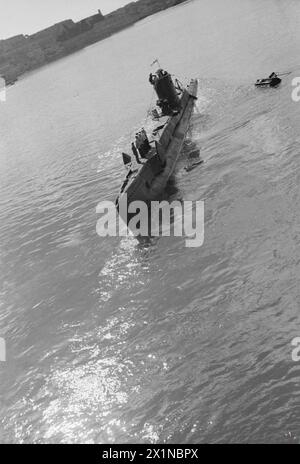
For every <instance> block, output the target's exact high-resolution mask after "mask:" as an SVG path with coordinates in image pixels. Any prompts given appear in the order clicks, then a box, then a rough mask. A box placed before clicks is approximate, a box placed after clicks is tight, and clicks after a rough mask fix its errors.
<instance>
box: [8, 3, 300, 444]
mask: <svg viewBox="0 0 300 464" xmlns="http://www.w3.org/2000/svg"><path fill="white" fill-rule="evenodd" d="M299 42H300V4H299V2H298V0H282V1H278V0H243V1H240V0H228V1H227V2H224V1H222V0H194V1H191V2H188V3H186V4H183V5H180V6H178V7H176V8H173V9H171V10H168V11H165V12H163V13H161V14H158V15H155V16H153V17H151V18H148V19H146V20H144V21H142V22H140V23H138V24H137V25H135V26H134V27H132V28H130V29H127V30H125V31H123V32H122V33H120V34H117V35H115V36H113V37H111V38H109V39H107V40H105V41H103V42H101V43H98V44H96V45H94V46H92V47H89V48H87V49H85V50H83V51H81V52H79V53H77V54H74V55H72V56H70V57H68V58H66V59H64V60H61V61H59V62H56V63H54V64H52V65H51V66H48V67H45V68H43V69H41V70H38V71H36V72H35V73H32V74H30V75H28V76H26V77H24V78H23V79H21V80H20V82H19V83H17V84H16V85H15V86H14V87H11V88H9V90H8V94H7V102H6V103H0V152H1V172H0V251H1V261H0V270H1V308H0V336H2V337H4V338H5V339H6V343H7V361H6V363H1V365H0V395H1V396H0V441H1V442H2V443H7V442H13V443H54V442H59V443H65V442H66V443H120V442H123V443H124V442H126V443H163V442H167V443H175V442H177V443H203V442H213V443H215V442H238V443H244V442H255V443H259V442H268V443H272V442H282V443H283V442H284V443H285V442H296V443H299V442H300V420H299V416H300V397H299V386H300V364H299V363H295V362H293V361H292V358H291V351H292V346H291V340H292V339H293V338H294V337H296V336H300V324H299V308H300V292H299V275H300V264H299V263H300V257H299V244H300V235H299V206H300V193H299V180H300V170H299V153H300V103H295V102H293V101H292V98H291V92H292V85H291V82H292V79H293V77H296V76H298V75H300V54H299ZM156 57H158V58H159V59H160V61H161V63H162V64H163V66H164V67H165V68H167V69H168V70H169V71H170V72H172V73H174V74H176V75H178V76H179V77H180V78H181V79H182V80H186V79H187V78H189V77H194V76H195V77H199V79H200V81H199V82H200V91H199V101H198V105H197V111H196V112H195V115H194V117H193V120H192V129H191V135H190V141H192V142H193V143H195V144H196V145H197V146H198V147H200V148H201V153H202V158H203V159H204V164H203V165H202V166H201V167H200V168H198V169H195V170H194V171H192V172H190V173H186V172H185V171H184V169H183V168H184V166H185V163H186V152H185V151H184V152H183V154H182V159H181V161H180V162H179V164H178V169H177V172H176V176H175V180H174V185H173V186H172V189H170V191H169V192H168V195H169V197H170V199H176V198H181V199H194V200H204V201H205V242H204V245H203V246H202V247H201V248H199V249H188V248H186V247H185V239H184V238H170V239H167V238H164V239H155V240H153V241H150V242H149V243H148V244H147V245H143V244H138V243H137V242H136V241H135V240H134V239H133V238H122V239H119V238H114V239H113V238H106V239H100V238H99V237H98V236H97V234H96V222H97V219H98V218H97V215H96V206H97V204H98V202H99V201H101V200H112V199H114V198H115V196H116V195H117V192H118V188H119V185H120V183H121V180H122V178H123V176H124V169H123V167H122V161H121V157H120V152H121V151H122V150H123V149H124V147H125V148H126V147H127V146H128V145H129V143H130V141H131V137H132V134H133V133H134V132H135V130H136V128H139V127H140V126H141V125H143V124H144V123H145V115H146V112H147V109H148V107H149V103H150V100H151V88H150V87H149V84H148V81H147V77H148V74H149V71H150V69H149V64H150V63H151V62H152V61H153V60H154V59H155V58H156ZM285 70H291V71H292V73H291V74H290V75H287V76H284V78H283V82H282V85H281V86H280V87H279V88H277V89H256V88H255V87H254V86H253V82H254V81H255V80H256V79H257V78H259V77H265V76H266V75H268V74H270V72H272V71H285Z"/></svg>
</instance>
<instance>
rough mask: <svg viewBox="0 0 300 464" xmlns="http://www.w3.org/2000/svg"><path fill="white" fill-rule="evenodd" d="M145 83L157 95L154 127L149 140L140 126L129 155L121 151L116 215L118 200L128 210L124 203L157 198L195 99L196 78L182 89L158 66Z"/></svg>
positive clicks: (174, 160) (173, 162) (171, 168)
mask: <svg viewBox="0 0 300 464" xmlns="http://www.w3.org/2000/svg"><path fill="white" fill-rule="evenodd" d="M149 82H150V84H151V85H152V86H153V88H154V91H155V92H156V95H157V98H158V99H157V102H156V108H155V109H154V110H152V117H153V119H154V120H155V121H156V122H157V126H156V127H155V128H154V130H153V131H152V134H151V137H150V139H149V136H148V134H147V133H146V131H145V129H142V130H141V131H140V132H139V133H137V134H136V137H135V141H134V142H132V144H131V150H132V154H131V155H128V154H127V153H123V162H124V164H125V165H126V166H128V173H127V176H126V178H125V179H124V181H123V183H122V185H121V188H120V191H119V194H118V197H117V199H116V207H117V210H118V212H119V214H120V215H121V213H120V210H121V209H123V208H120V204H121V203H122V202H125V205H126V210H127V211H128V206H129V205H130V203H132V202H134V201H144V202H151V201H153V200H158V199H159V196H160V195H161V194H162V193H163V191H164V189H165V187H166V185H167V182H168V180H169V179H170V176H171V175H172V173H173V172H174V169H175V166H176V163H177V161H178V159H179V156H180V153H181V150H182V147H183V143H184V140H185V138H186V134H187V131H188V128H189V124H190V120H191V117H192V114H193V111H194V107H195V103H196V100H197V92H198V80H197V79H191V81H190V83H189V84H188V85H187V86H186V87H185V88H183V86H182V85H181V84H180V83H179V81H178V80H177V79H176V81H175V82H174V81H173V79H172V76H171V75H170V73H168V72H167V71H164V70H163V69H158V70H157V71H156V73H154V74H152V73H151V74H150V76H149ZM132 156H133V158H135V163H133V161H132ZM133 165H134V167H133ZM123 204H124V203H123ZM126 220H127V221H128V216H127V214H126Z"/></svg>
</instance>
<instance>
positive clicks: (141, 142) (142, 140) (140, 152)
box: [131, 128, 151, 164]
mask: <svg viewBox="0 0 300 464" xmlns="http://www.w3.org/2000/svg"><path fill="white" fill-rule="evenodd" d="M131 149H132V152H133V154H134V156H135V159H136V161H137V163H139V164H141V163H142V161H141V160H140V158H142V159H148V154H149V152H150V150H151V145H150V142H149V139H148V136H147V133H146V131H145V129H144V128H143V129H142V130H140V131H139V132H137V134H136V135H135V143H134V142H132V144H131Z"/></svg>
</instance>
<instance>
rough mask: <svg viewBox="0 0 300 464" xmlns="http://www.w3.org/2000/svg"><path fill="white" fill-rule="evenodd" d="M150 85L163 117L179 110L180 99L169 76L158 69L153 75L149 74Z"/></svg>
mask: <svg viewBox="0 0 300 464" xmlns="http://www.w3.org/2000/svg"><path fill="white" fill-rule="evenodd" d="M149 81H150V83H151V84H152V85H153V87H154V89H155V92H156V93H157V96H158V102H157V105H158V106H159V107H160V108H161V110H162V113H163V114H164V115H171V114H173V113H174V112H175V111H178V110H180V99H179V96H178V92H177V89H176V87H175V85H174V82H173V80H172V77H171V75H170V74H169V73H168V72H167V71H164V70H163V69H159V70H158V71H156V73H155V74H152V73H151V74H150V77H149Z"/></svg>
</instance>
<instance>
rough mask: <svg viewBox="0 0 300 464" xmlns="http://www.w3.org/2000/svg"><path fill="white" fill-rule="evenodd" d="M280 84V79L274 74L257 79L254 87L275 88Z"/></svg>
mask: <svg viewBox="0 0 300 464" xmlns="http://www.w3.org/2000/svg"><path fill="white" fill-rule="evenodd" d="M280 82H281V79H280V77H278V76H277V74H276V73H274V72H273V73H272V74H270V76H269V77H268V78H266V79H257V81H256V82H255V85H256V87H276V86H277V85H279V84H280Z"/></svg>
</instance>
